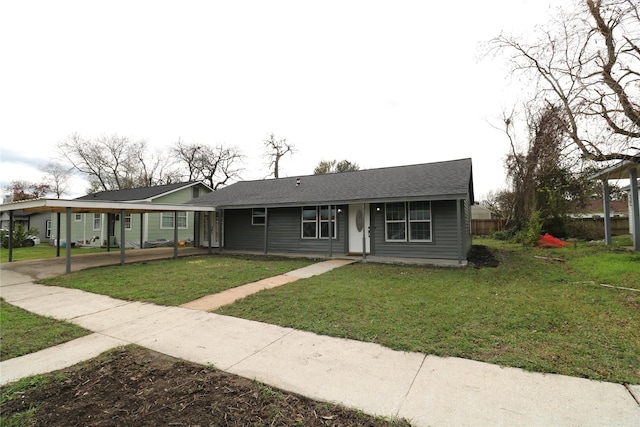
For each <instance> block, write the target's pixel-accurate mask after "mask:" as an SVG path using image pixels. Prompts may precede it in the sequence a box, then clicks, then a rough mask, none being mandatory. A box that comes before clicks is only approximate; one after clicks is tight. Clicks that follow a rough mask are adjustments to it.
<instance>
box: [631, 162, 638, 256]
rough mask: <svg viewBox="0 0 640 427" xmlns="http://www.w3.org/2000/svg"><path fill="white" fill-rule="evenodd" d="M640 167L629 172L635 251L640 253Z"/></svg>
mask: <svg viewBox="0 0 640 427" xmlns="http://www.w3.org/2000/svg"><path fill="white" fill-rule="evenodd" d="M637 167H638V166H636V167H635V168H632V169H630V170H629V179H631V186H630V188H629V189H630V190H631V208H632V209H631V214H632V215H633V218H632V221H633V250H634V251H640V201H639V200H638V169H637Z"/></svg>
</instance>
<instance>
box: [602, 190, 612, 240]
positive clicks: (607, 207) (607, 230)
mask: <svg viewBox="0 0 640 427" xmlns="http://www.w3.org/2000/svg"><path fill="white" fill-rule="evenodd" d="M610 198H611V195H610V191H609V183H608V182H607V180H606V179H603V180H602V205H603V211H604V243H605V245H608V246H611V201H610Z"/></svg>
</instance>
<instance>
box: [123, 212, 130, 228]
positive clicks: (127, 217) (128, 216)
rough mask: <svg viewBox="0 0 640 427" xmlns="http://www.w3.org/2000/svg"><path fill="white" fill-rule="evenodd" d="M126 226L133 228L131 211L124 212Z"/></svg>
mask: <svg viewBox="0 0 640 427" xmlns="http://www.w3.org/2000/svg"><path fill="white" fill-rule="evenodd" d="M124 228H125V229H126V230H131V214H130V213H126V214H124Z"/></svg>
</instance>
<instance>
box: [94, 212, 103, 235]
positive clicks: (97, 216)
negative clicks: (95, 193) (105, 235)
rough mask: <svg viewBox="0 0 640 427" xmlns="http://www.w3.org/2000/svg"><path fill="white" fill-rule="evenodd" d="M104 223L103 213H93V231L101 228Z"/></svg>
mask: <svg viewBox="0 0 640 427" xmlns="http://www.w3.org/2000/svg"><path fill="white" fill-rule="evenodd" d="M101 225H102V214H99V213H97V214H93V231H97V230H100V228H101Z"/></svg>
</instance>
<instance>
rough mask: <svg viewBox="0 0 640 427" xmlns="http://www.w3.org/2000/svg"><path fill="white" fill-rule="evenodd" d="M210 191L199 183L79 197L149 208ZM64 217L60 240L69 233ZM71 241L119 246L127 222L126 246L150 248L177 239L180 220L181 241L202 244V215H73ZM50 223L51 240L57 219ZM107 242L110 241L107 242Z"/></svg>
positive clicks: (55, 232)
mask: <svg viewBox="0 0 640 427" xmlns="http://www.w3.org/2000/svg"><path fill="white" fill-rule="evenodd" d="M211 191H212V190H211V188H209V187H208V186H206V185H204V184H202V183H200V182H181V183H175V184H167V185H159V186H154V187H144V188H130V189H125V190H114V191H101V192H98V193H93V194H88V195H86V196H83V197H79V198H77V199H75V200H77V201H89V202H91V201H102V202H128V203H150V204H181V203H184V202H186V201H188V200H191V199H193V198H194V197H200V196H202V195H204V194H207V193H209V192H211ZM65 215H66V214H61V221H60V224H61V225H60V226H61V234H60V235H61V236H64V235H65V233H66V229H65V224H66V220H65ZM71 215H72V218H71V240H72V242H74V243H76V242H78V243H79V244H82V245H88V246H105V245H107V243H108V244H109V246H114V247H115V246H118V245H119V244H120V242H118V241H117V240H116V236H119V230H120V227H121V225H120V224H121V221H124V225H125V230H126V233H127V236H130V239H131V240H129V238H127V242H126V244H127V246H137V245H139V242H140V241H142V242H146V245H147V246H151V245H156V244H160V243H162V242H165V241H166V242H170V241H173V239H174V220H177V225H178V239H179V240H181V241H194V244H202V242H201V241H200V240H199V238H200V236H201V235H202V234H203V233H201V231H200V228H201V224H200V223H199V220H200V215H198V214H197V213H194V212H178V213H177V219H174V213H173V212H155V213H144V214H133V213H127V214H125V215H124V218H121V217H120V215H119V214H107V213H103V212H95V213H72V214H71ZM49 217H50V219H51V220H52V221H51V236H52V238H53V237H54V236H56V235H57V219H56V218H55V214H54V215H53V217H52V216H51V214H49ZM107 239H108V240H107Z"/></svg>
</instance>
